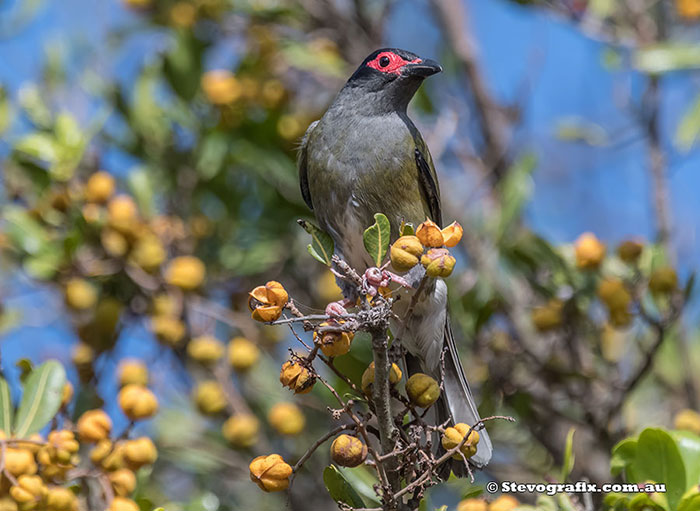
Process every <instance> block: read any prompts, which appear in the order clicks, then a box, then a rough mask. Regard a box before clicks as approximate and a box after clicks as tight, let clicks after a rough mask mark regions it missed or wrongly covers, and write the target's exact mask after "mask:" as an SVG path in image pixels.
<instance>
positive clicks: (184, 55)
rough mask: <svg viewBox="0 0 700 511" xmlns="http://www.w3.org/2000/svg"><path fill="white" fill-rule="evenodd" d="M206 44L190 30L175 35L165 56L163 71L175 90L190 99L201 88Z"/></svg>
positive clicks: (185, 98)
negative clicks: (200, 82) (173, 41)
mask: <svg viewBox="0 0 700 511" xmlns="http://www.w3.org/2000/svg"><path fill="white" fill-rule="evenodd" d="M204 48H205V45H204V44H203V43H202V42H200V41H199V40H198V39H197V38H196V37H194V36H193V35H192V33H191V32H190V31H188V30H183V31H180V32H178V33H177V34H176V36H175V44H174V45H173V47H172V48H171V49H170V51H169V52H168V53H167V54H166V56H165V61H164V62H163V72H164V74H165V77H166V78H167V80H168V82H169V83H170V86H171V87H172V88H173V90H174V91H175V92H176V93H177V94H178V95H179V96H180V97H181V98H182V99H184V100H186V101H190V100H191V99H192V98H193V97H194V95H195V94H196V92H197V90H198V89H199V80H200V77H201V76H202V52H203V51H204Z"/></svg>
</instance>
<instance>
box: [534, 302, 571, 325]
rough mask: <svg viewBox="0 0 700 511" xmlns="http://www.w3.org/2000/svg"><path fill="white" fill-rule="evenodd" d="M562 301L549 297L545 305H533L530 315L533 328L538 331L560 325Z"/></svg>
mask: <svg viewBox="0 0 700 511" xmlns="http://www.w3.org/2000/svg"><path fill="white" fill-rule="evenodd" d="M563 309H564V302H562V301H561V300H558V299H556V298H553V299H551V300H550V301H549V302H547V304H546V305H541V306H538V307H534V308H533V309H532V313H531V317H532V323H533V325H535V328H536V329H537V330H538V331H540V332H548V331H550V330H554V329H556V328H558V327H560V326H561V324H562V321H563V318H564V317H563V314H562V311H563Z"/></svg>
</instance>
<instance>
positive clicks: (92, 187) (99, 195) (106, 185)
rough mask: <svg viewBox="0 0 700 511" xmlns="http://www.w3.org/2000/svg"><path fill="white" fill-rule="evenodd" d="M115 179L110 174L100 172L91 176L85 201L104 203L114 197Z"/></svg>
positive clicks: (86, 186) (86, 189)
mask: <svg viewBox="0 0 700 511" xmlns="http://www.w3.org/2000/svg"><path fill="white" fill-rule="evenodd" d="M114 189H115V184H114V178H113V177H112V175H111V174H110V173H109V172H105V171H104V170H100V171H99V172H95V173H94V174H93V175H91V176H90V178H89V179H88V181H87V183H86V185H85V200H86V201H88V202H97V203H100V204H101V203H104V202H107V200H109V198H110V197H111V196H112V195H114Z"/></svg>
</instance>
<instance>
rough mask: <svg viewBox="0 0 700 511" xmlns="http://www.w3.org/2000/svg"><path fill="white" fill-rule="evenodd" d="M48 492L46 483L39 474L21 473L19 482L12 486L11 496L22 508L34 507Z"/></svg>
mask: <svg viewBox="0 0 700 511" xmlns="http://www.w3.org/2000/svg"><path fill="white" fill-rule="evenodd" d="M46 493H47V488H46V485H45V484H44V481H43V480H42V479H41V477H39V476H35V475H21V476H19V477H18V478H17V484H15V485H13V486H12V487H11V488H10V496H11V497H12V499H13V500H14V501H15V502H16V503H17V504H19V505H20V506H21V508H22V510H23V511H24V510H25V509H34V508H36V506H37V504H38V503H39V502H40V501H41V500H42V499H43V498H44V496H45V495H46Z"/></svg>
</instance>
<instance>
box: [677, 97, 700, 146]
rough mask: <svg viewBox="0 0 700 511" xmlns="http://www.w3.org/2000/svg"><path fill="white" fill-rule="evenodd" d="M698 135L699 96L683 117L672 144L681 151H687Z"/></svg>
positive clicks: (699, 121) (699, 129)
mask: <svg viewBox="0 0 700 511" xmlns="http://www.w3.org/2000/svg"><path fill="white" fill-rule="evenodd" d="M699 135H700V95H698V97H697V98H696V99H695V101H694V102H693V104H692V106H691V107H690V108H689V109H688V111H687V112H686V113H685V114H684V115H683V118H682V119H681V122H680V123H679V124H678V129H677V130H676V137H675V139H674V142H675V144H676V146H678V148H679V149H680V150H681V151H689V150H690V149H691V148H692V147H693V145H694V144H695V142H697V140H698V136H699Z"/></svg>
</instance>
